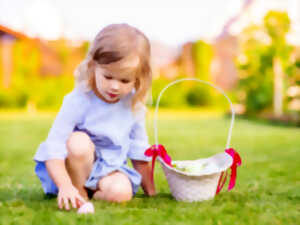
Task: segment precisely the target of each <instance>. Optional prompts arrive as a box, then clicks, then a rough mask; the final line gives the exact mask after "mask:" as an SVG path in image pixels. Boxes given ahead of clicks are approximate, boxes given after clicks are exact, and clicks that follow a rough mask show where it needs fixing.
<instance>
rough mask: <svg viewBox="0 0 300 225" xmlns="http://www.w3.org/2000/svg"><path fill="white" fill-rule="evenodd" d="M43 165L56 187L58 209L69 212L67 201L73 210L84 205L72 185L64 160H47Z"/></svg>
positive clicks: (83, 201)
mask: <svg viewBox="0 0 300 225" xmlns="http://www.w3.org/2000/svg"><path fill="white" fill-rule="evenodd" d="M45 164H46V168H47V171H48V173H49V175H50V177H51V178H52V180H53V181H54V183H55V184H56V186H57V187H58V190H59V191H58V196H57V201H58V206H59V208H60V209H62V208H65V209H67V210H69V209H70V207H69V201H70V202H71V204H72V207H73V208H77V207H78V206H80V205H82V204H83V203H85V200H84V198H83V197H82V196H81V195H80V194H79V192H78V190H77V189H76V188H75V187H74V186H73V184H72V181H71V178H70V176H69V174H68V172H67V169H66V166H65V161H64V160H61V159H52V160H47V161H46V163H45Z"/></svg>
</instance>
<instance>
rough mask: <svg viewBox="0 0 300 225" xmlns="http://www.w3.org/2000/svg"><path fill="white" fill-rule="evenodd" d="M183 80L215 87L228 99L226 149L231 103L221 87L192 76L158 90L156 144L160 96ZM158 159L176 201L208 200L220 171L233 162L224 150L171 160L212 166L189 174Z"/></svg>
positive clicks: (155, 121) (215, 187) (155, 126)
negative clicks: (204, 156) (191, 157)
mask: <svg viewBox="0 0 300 225" xmlns="http://www.w3.org/2000/svg"><path fill="white" fill-rule="evenodd" d="M185 80H192V81H197V82H201V83H204V84H207V85H209V86H211V87H214V88H215V89H217V90H219V91H220V92H221V93H222V94H223V95H224V96H225V97H226V99H227V100H228V102H229V104H230V107H231V112H232V119H231V124H230V128H229V134H228V138H227V144H226V148H225V149H228V148H229V144H230V139H231V133H232V128H233V122H234V110H233V106H232V103H231V101H230V99H229V98H228V96H227V95H226V94H225V93H224V92H223V90H222V89H220V88H218V87H216V86H214V85H212V84H210V83H208V82H206V81H202V80H199V79H194V78H185V79H180V80H176V81H173V82H171V83H170V84H169V85H167V86H166V87H165V88H164V89H163V90H162V91H161V92H160V94H159V97H158V100H157V102H156V108H155V115H154V137H155V143H156V146H157V145H158V131H157V112H158V107H159V101H160V98H161V96H162V94H163V93H164V91H165V90H166V89H167V88H168V87H170V86H171V85H174V84H176V83H178V82H182V81H185ZM158 160H159V161H160V164H161V165H162V168H163V171H164V174H165V176H166V178H167V181H168V184H169V187H170V190H171V193H172V195H173V197H174V198H175V199H176V200H178V201H186V202H194V201H203V200H208V199H211V198H213V197H214V196H215V194H216V190H217V187H218V183H219V180H220V176H221V173H222V172H224V171H226V170H227V169H228V168H229V167H230V166H231V165H232V163H233V158H232V157H231V156H230V155H229V154H227V153H225V152H222V153H218V154H216V155H213V156H212V157H209V158H204V159H198V160H184V161H173V163H176V164H181V165H187V164H190V163H193V164H194V163H199V164H203V163H209V164H210V165H213V166H214V168H213V169H208V170H205V169H204V170H203V171H201V172H200V173H198V174H191V173H186V172H183V171H181V170H179V169H176V168H174V167H171V166H169V165H168V164H167V163H165V162H164V160H163V159H162V158H160V157H158Z"/></svg>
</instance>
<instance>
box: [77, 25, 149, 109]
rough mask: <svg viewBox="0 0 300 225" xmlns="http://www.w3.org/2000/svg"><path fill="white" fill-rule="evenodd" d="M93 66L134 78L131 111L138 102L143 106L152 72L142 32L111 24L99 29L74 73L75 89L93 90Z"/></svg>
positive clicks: (128, 26)
mask: <svg viewBox="0 0 300 225" xmlns="http://www.w3.org/2000/svg"><path fill="white" fill-rule="evenodd" d="M96 64H98V65H100V66H101V67H102V68H105V69H107V70H109V71H111V72H115V73H123V74H126V75H129V76H135V78H136V82H135V90H136V91H135V93H134V95H133V97H132V109H134V108H135V106H136V104H137V103H139V102H141V103H143V104H145V100H146V96H147V92H148V90H149V89H150V87H151V81H152V71H151V67H150V43H149V40H148V38H147V37H146V36H145V35H144V34H143V33H142V32H141V31H139V30H138V29H136V28H134V27H132V26H130V25H128V24H112V25H109V26H107V27H105V28H104V29H102V30H101V31H100V32H99V33H98V34H97V35H96V37H95V39H94V41H93V42H92V44H91V45H90V48H89V50H88V52H87V55H86V58H85V59H84V60H83V61H82V62H81V63H80V64H79V66H78V67H77V68H76V70H75V72H74V76H75V85H76V86H79V87H80V88H81V89H82V90H84V91H90V90H95V89H94V88H95V77H94V76H95V75H94V68H95V67H94V66H95V65H96Z"/></svg>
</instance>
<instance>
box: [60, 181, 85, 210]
mask: <svg viewBox="0 0 300 225" xmlns="http://www.w3.org/2000/svg"><path fill="white" fill-rule="evenodd" d="M69 201H70V202H71V205H72V207H73V208H79V207H80V206H81V205H83V204H84V203H86V201H85V200H84V198H83V197H82V196H81V195H80V194H79V192H78V190H77V189H76V188H75V187H74V186H73V185H67V186H62V187H61V188H59V191H58V196H57V203H58V207H59V208H60V209H63V208H65V209H66V210H70V206H69Z"/></svg>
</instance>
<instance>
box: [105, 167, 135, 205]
mask: <svg viewBox="0 0 300 225" xmlns="http://www.w3.org/2000/svg"><path fill="white" fill-rule="evenodd" d="M109 176H111V177H109ZM109 176H108V177H105V178H106V179H103V180H100V182H99V188H100V191H102V192H103V195H104V199H105V200H107V201H110V202H126V201H129V200H131V199H132V197H133V194H132V186H131V183H130V180H129V178H128V177H127V176H126V175H125V174H123V173H121V172H116V173H114V174H113V175H109ZM107 178H109V179H107Z"/></svg>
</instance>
